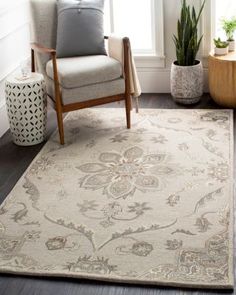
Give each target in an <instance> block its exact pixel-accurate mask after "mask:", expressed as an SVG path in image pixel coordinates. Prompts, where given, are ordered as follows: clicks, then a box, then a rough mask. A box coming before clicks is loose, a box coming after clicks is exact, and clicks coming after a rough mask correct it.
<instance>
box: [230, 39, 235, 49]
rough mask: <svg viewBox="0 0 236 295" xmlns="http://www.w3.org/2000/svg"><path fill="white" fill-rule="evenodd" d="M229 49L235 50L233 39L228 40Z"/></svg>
mask: <svg viewBox="0 0 236 295" xmlns="http://www.w3.org/2000/svg"><path fill="white" fill-rule="evenodd" d="M229 51H235V41H229Z"/></svg>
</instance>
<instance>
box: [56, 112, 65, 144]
mask: <svg viewBox="0 0 236 295" xmlns="http://www.w3.org/2000/svg"><path fill="white" fill-rule="evenodd" d="M56 112H57V125H58V130H59V136H60V143H61V145H64V144H65V141H64V126H63V117H62V112H60V111H58V110H56Z"/></svg>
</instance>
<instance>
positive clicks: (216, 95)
mask: <svg viewBox="0 0 236 295" xmlns="http://www.w3.org/2000/svg"><path fill="white" fill-rule="evenodd" d="M208 61H209V67H208V71H209V88H210V94H211V97H212V98H213V99H214V101H215V102H216V103H218V104H219V105H221V106H224V107H229V108H235V107H236V53H235V52H230V53H229V54H227V55H224V56H217V55H214V53H210V55H209V60H208Z"/></svg>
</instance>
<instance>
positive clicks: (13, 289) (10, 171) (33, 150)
mask: <svg viewBox="0 0 236 295" xmlns="http://www.w3.org/2000/svg"><path fill="white" fill-rule="evenodd" d="M105 107H122V104H120V105H119V104H110V105H106V106H105ZM142 108H158V109H160V108H163V109H175V108H188V109H189V108H195V109H200V108H202V109H217V108H220V107H219V106H217V105H216V104H215V103H214V102H213V101H212V100H211V98H210V97H209V95H207V94H206V95H204V96H203V98H202V100H201V102H200V103H198V104H196V105H194V106H189V107H185V106H181V105H177V104H175V103H174V102H173V100H172V98H171V96H170V95H169V94H144V95H142V97H141V98H140V109H142ZM234 119H235V118H234ZM234 122H235V120H234ZM55 128H56V116H55V113H54V111H52V110H50V111H49V112H48V136H49V135H50V134H51V132H52V131H53V130H54V129H55ZM44 144H45V143H42V144H40V145H37V146H32V147H19V146H16V145H14V144H13V143H12V140H11V135H10V132H9V131H8V132H7V133H6V134H5V135H4V136H3V137H1V138H0V203H1V202H2V201H3V200H4V199H5V198H6V197H7V195H8V194H9V192H10V191H11V189H12V188H13V187H14V185H15V184H16V182H17V180H18V179H19V178H20V177H21V175H22V174H23V172H24V171H25V170H26V168H27V167H28V166H29V164H30V163H31V161H32V160H33V159H34V157H35V156H36V155H37V154H38V152H39V151H40V150H41V148H42V147H43V145H44ZM51 294H55V295H75V294H76V295H165V294H166V295H170V294H171V295H184V294H189V295H190V294H191V295H193V294H194V295H205V294H209V295H213V294H236V293H235V292H234V291H213V290H209V291H207V290H188V289H185V290H184V289H176V288H160V287H151V286H135V285H121V284H114V283H113V284H111V283H104V282H94V281H85V280H78V279H74V280H72V279H71V280H70V279H61V278H60V279H55V278H53V279H49V278H47V279H46V278H36V277H23V276H13V275H3V274H2V275H0V295H51Z"/></svg>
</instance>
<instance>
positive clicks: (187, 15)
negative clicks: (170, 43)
mask: <svg viewBox="0 0 236 295" xmlns="http://www.w3.org/2000/svg"><path fill="white" fill-rule="evenodd" d="M205 1H206V0H205ZM205 1H204V2H203V4H202V5H201V8H200V11H199V13H198V15H197V14H196V10H195V8H194V6H193V7H192V8H191V7H190V5H187V1H186V0H183V1H182V7H181V15H180V19H179V20H178V22H177V35H174V38H173V40H174V44H175V48H176V57H177V63H178V65H180V66H191V65H194V64H195V60H196V55H197V53H198V51H199V48H200V44H201V42H202V37H201V38H200V39H199V40H198V23H199V20H200V17H201V14H202V11H203V8H204V6H205Z"/></svg>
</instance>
